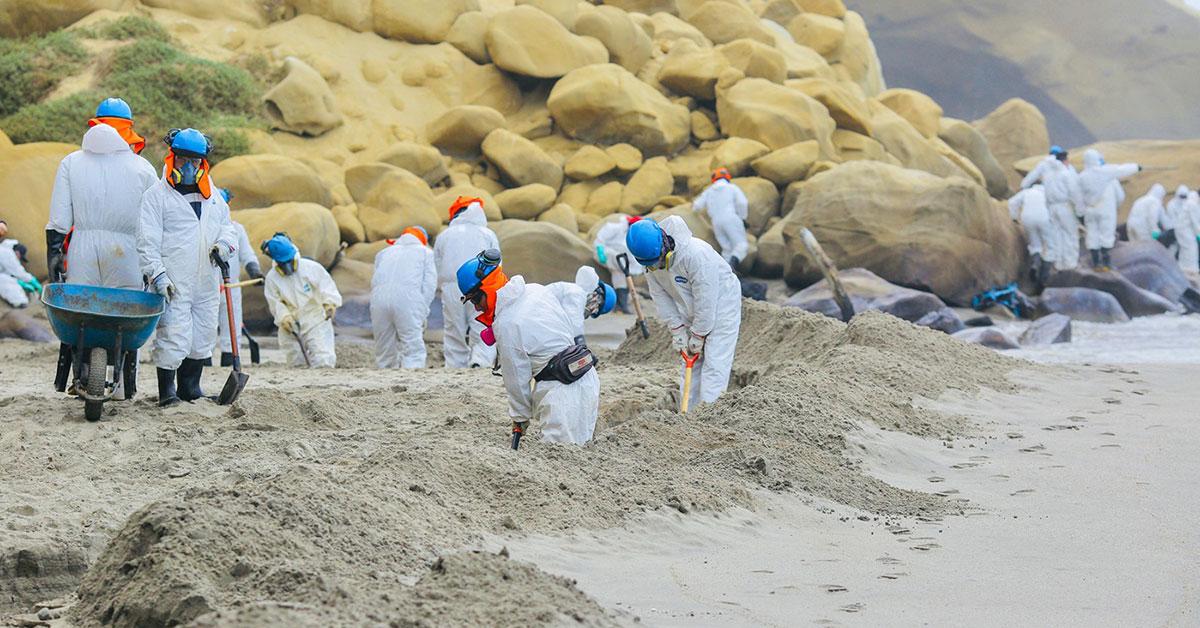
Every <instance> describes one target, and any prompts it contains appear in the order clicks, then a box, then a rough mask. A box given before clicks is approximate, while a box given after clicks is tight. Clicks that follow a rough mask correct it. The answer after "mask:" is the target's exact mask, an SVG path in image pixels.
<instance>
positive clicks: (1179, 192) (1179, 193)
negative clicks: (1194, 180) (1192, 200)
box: [1175, 185, 1188, 198]
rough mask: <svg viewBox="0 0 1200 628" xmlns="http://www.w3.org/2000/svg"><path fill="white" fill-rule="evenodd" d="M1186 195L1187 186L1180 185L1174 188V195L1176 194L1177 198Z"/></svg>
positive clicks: (1185, 196)
mask: <svg viewBox="0 0 1200 628" xmlns="http://www.w3.org/2000/svg"><path fill="white" fill-rule="evenodd" d="M1187 195H1188V186H1186V185H1181V186H1179V187H1177V188H1175V196H1177V197H1179V198H1187Z"/></svg>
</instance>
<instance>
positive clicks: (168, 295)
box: [71, 129, 237, 406]
mask: <svg viewBox="0 0 1200 628" xmlns="http://www.w3.org/2000/svg"><path fill="white" fill-rule="evenodd" d="M167 143H168V146H169V147H170V149H169V150H168V151H167V157H166V165H165V167H164V168H163V178H162V180H160V181H159V182H158V183H156V184H155V185H154V186H153V187H151V188H150V189H149V190H147V191H146V194H145V195H144V196H143V197H142V208H141V224H140V231H139V233H138V247H137V251H138V259H139V260H140V263H141V267H142V274H143V275H144V276H145V278H146V282H147V284H148V285H149V286H150V287H151V288H152V289H153V290H154V291H155V292H157V293H158V294H161V295H162V296H163V297H164V298H165V299H166V301H167V306H166V310H165V311H164V312H163V315H162V317H161V318H159V319H158V329H157V332H156V334H155V337H154V364H155V366H156V367H157V368H158V403H159V405H160V406H166V405H173V404H176V403H179V401H180V400H183V401H195V400H197V399H200V398H201V397H204V392H203V391H202V390H201V389H200V377H201V374H202V372H203V370H204V364H205V362H206V361H208V360H210V359H211V358H212V351H213V346H214V345H216V342H217V314H218V309H219V306H220V288H221V272H220V270H218V268H217V267H216V265H215V263H214V260H213V258H214V256H215V257H216V258H218V259H220V260H221V261H222V262H228V261H229V260H230V259H232V258H233V256H234V253H235V252H236V251H237V233H236V231H235V230H234V228H233V221H232V220H230V218H229V205H228V204H226V203H225V199H224V198H222V197H221V195H220V194H219V193H216V184H215V182H213V181H212V178H211V177H210V176H209V175H208V172H209V167H208V154H209V152H210V151H211V148H212V144H211V142H210V141H209V139H208V138H207V137H205V136H204V134H202V133H200V132H199V131H197V130H195V129H183V130H178V129H177V130H173V131H172V132H171V133H170V134H169V135H168V136H167ZM74 250H75V245H74V244H72V245H71V251H72V252H73V251H74ZM176 377H178V390H176V386H175V380H176Z"/></svg>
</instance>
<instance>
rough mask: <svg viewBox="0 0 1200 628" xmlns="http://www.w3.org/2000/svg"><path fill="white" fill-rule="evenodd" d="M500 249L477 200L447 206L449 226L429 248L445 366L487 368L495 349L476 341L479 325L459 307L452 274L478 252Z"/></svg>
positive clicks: (466, 199) (463, 199) (466, 308)
mask: <svg viewBox="0 0 1200 628" xmlns="http://www.w3.org/2000/svg"><path fill="white" fill-rule="evenodd" d="M486 249H496V250H499V249H500V240H499V239H497V238H496V234H495V233H494V232H493V231H492V230H491V229H488V226H487V217H486V216H485V215H484V213H483V201H482V200H481V199H479V198H474V197H465V196H460V197H458V198H457V199H456V200H455V201H454V204H453V205H451V206H450V226H448V227H446V229H445V230H444V231H442V232H441V233H439V234H438V237H437V240H436V241H435V242H434V244H433V256H434V261H435V262H436V263H437V268H438V284H439V287H440V288H441V291H442V318H443V319H444V320H445V326H444V329H443V332H442V351H443V353H444V354H445V358H446V366H447V367H449V368H467V367H468V366H470V367H480V366H491V365H492V363H493V362H494V361H495V359H496V349H495V348H493V347H490V346H488V345H486V344H485V343H483V342H480V340H479V334H480V332H481V331H483V325H481V324H479V323H478V322H477V321H476V320H475V315H474V313H473V312H472V311H471V308H470V306H469V305H467V304H465V303H463V300H462V293H461V292H459V290H458V280H457V279H456V277H455V273H456V272H457V271H458V269H459V268H460V267H461V266H462V265H463V263H464V262H466V261H467V260H470V259H473V258H474V257H475V256H476V255H478V254H479V252H480V251H484V250H486Z"/></svg>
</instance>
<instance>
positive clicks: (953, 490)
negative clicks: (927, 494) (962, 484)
mask: <svg viewBox="0 0 1200 628" xmlns="http://www.w3.org/2000/svg"><path fill="white" fill-rule="evenodd" d="M934 495H937V496H938V497H949V496H951V495H958V489H956V488H948V489H946V490H944V491H938V492H936V493H934Z"/></svg>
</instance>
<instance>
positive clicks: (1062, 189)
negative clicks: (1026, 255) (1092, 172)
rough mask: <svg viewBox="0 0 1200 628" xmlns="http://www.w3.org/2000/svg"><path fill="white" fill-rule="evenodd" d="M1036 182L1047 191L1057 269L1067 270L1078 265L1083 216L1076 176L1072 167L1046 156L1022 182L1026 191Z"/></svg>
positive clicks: (1081, 193)
mask: <svg viewBox="0 0 1200 628" xmlns="http://www.w3.org/2000/svg"><path fill="white" fill-rule="evenodd" d="M1038 181H1041V182H1042V185H1043V186H1044V187H1045V191H1046V207H1047V208H1049V209H1050V222H1051V224H1052V225H1053V226H1054V238H1055V241H1056V243H1057V244H1056V246H1055V247H1054V255H1055V257H1054V259H1052V260H1047V261H1051V262H1054V267H1055V268H1057V269H1058V270H1069V269H1072V268H1077V267H1078V266H1079V220H1078V218H1079V217H1081V216H1082V215H1083V208H1084V201H1083V190H1082V188H1081V187H1080V185H1079V174H1078V173H1076V172H1075V168H1074V167H1072V166H1070V165H1068V164H1065V163H1063V162H1061V161H1059V160H1057V159H1055V158H1054V157H1052V156H1051V157H1046V158H1045V159H1043V160H1042V161H1041V163H1039V164H1038V165H1037V167H1036V168H1034V169H1033V170H1031V171H1030V172H1029V174H1027V175H1025V178H1024V179H1023V180H1022V181H1021V187H1022V188H1028V187H1030V186H1032V185H1033V184H1034V183H1037V182H1038Z"/></svg>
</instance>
